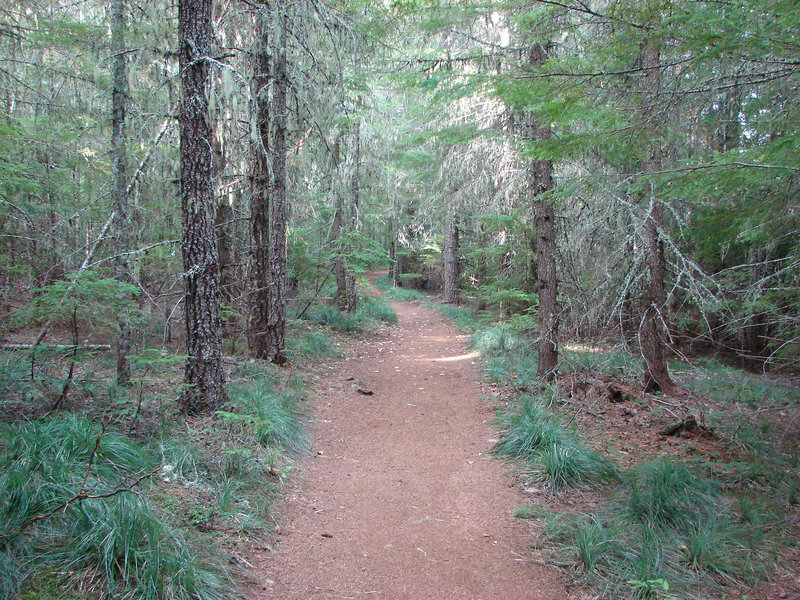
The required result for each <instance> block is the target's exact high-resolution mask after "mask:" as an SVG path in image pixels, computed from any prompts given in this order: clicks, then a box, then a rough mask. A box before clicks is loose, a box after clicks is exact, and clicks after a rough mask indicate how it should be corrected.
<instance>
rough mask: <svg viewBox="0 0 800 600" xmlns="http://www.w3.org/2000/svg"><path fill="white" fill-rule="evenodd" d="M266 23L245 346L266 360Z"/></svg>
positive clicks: (256, 91)
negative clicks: (247, 326) (247, 325)
mask: <svg viewBox="0 0 800 600" xmlns="http://www.w3.org/2000/svg"><path fill="white" fill-rule="evenodd" d="M268 32H269V23H268V21H267V18H266V17H265V16H263V15H260V16H259V22H258V31H257V36H258V38H259V39H258V41H257V42H256V44H257V46H256V50H255V53H254V56H253V78H252V94H253V98H254V107H253V110H254V111H255V127H256V131H255V135H254V136H253V140H254V141H253V146H252V150H251V152H252V155H253V156H252V159H251V172H250V323H249V328H248V335H247V343H248V347H249V349H250V355H251V356H253V357H254V358H263V359H265V360H270V358H271V352H270V341H269V339H268V338H267V331H268V328H269V306H270V301H269V283H270V269H269V226H270V223H269V219H270V192H271V190H270V175H269V163H268V157H269V151H270V146H271V143H270V136H269V121H270V112H269V108H270V104H269V85H270V80H271V73H270V70H271V63H270V57H269V33H268Z"/></svg>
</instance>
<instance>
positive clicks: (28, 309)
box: [15, 270, 138, 328]
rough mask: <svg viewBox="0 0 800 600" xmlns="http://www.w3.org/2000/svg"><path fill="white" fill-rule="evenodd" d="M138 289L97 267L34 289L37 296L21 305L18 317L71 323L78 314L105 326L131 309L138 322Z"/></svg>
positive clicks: (28, 320)
mask: <svg viewBox="0 0 800 600" xmlns="http://www.w3.org/2000/svg"><path fill="white" fill-rule="evenodd" d="M137 291H138V290H137V288H136V287H134V286H133V285H130V284H126V283H120V282H119V281H116V280H115V279H110V278H107V277H103V276H102V274H101V273H98V272H96V271H92V270H86V271H81V272H77V273H73V274H71V275H70V276H69V278H68V279H61V280H58V281H55V282H53V283H51V284H50V285H47V286H44V287H42V288H39V289H37V290H34V292H35V293H36V296H35V297H34V298H33V299H32V300H30V301H28V302H26V303H25V304H24V305H23V306H22V307H21V308H20V309H19V311H18V312H17V313H16V315H15V321H16V322H17V324H19V325H29V324H36V323H43V322H45V321H51V320H52V322H54V323H58V324H61V325H69V324H70V323H71V321H72V319H73V317H75V318H76V319H77V320H78V321H79V322H80V323H83V324H85V325H88V326H91V327H93V328H102V327H104V326H108V325H109V323H111V324H112V327H113V326H116V322H117V318H118V316H119V315H120V314H124V313H128V314H129V315H130V318H131V322H132V323H134V324H135V319H134V318H133V317H134V316H135V315H134V314H133V308H134V306H135V303H134V300H133V295H134V294H136V293H137Z"/></svg>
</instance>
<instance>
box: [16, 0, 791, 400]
mask: <svg viewBox="0 0 800 600" xmlns="http://www.w3.org/2000/svg"><path fill="white" fill-rule="evenodd" d="M798 23H800V8H798V6H797V5H796V3H794V2H791V1H788V0H783V1H781V0H747V1H745V0H730V1H727V2H702V1H701V2H671V1H663V0H658V1H656V0H648V1H646V2H636V3H633V2H625V1H617V0H599V1H596V2H589V3H586V2H571V1H569V0H568V1H565V2H551V1H544V0H542V1H535V0H531V1H524V2H511V3H505V4H503V5H497V6H493V5H491V4H489V5H487V4H481V3H477V4H473V3H469V2H452V3H439V2H437V3H421V2H416V1H403V2H394V3H391V4H386V3H384V4H380V3H378V4H370V3H361V2H350V3H348V2H344V3H324V2H317V1H314V0H311V1H308V2H304V1H299V2H287V1H284V0H274V1H272V2H244V1H239V0H218V1H215V2H213V3H212V2H211V1H210V0H208V1H205V0H204V1H199V0H198V1H189V0H181V1H180V2H178V3H177V4H176V3H164V2H161V1H160V0H144V1H143V2H138V3H135V4H133V3H128V2H126V1H125V0H116V1H115V2H114V3H112V5H111V6H110V7H109V6H108V5H107V3H103V2H95V1H94V0H88V1H86V2H78V3H61V2H55V1H52V0H35V1H34V0H22V1H12V2H10V3H8V4H7V5H5V6H4V8H2V9H0V53H1V56H2V63H0V99H2V103H3V112H2V120H1V121H0V264H2V272H1V273H2V280H0V311H1V312H2V314H3V320H2V323H3V324H4V325H3V327H4V328H5V331H4V332H3V333H4V334H7V333H8V332H9V331H10V328H11V327H19V326H32V325H36V326H37V327H40V329H37V334H39V335H38V338H39V339H38V340H37V342H36V343H37V344H39V343H42V341H43V340H44V339H45V338H46V337H47V335H48V333H49V331H50V330H51V329H52V328H54V327H62V328H63V327H68V328H70V330H72V329H75V330H76V331H77V330H78V329H79V326H78V322H80V321H81V320H83V321H84V322H85V321H92V325H91V327H88V328H87V327H81V328H80V329H81V331H80V332H79V333H78V334H77V335H78V337H81V336H91V337H93V338H95V337H100V338H103V337H104V336H105V337H108V338H109V339H112V338H113V339H115V340H116V344H117V346H118V348H119V356H120V358H119V364H118V379H119V381H120V383H122V384H125V383H126V382H127V381H128V380H129V379H130V372H129V366H127V365H126V364H125V363H126V359H125V357H126V356H128V355H132V354H135V353H136V352H137V351H142V350H144V349H145V348H147V347H148V346H149V345H153V344H157V343H158V342H159V341H160V342H163V343H170V342H171V341H172V337H173V335H175V332H176V331H185V333H186V339H187V346H186V348H187V350H186V354H187V355H188V359H187V361H188V362H187V367H186V387H185V389H184V391H183V392H182V394H181V405H182V406H183V407H184V409H185V410H186V411H188V412H196V411H199V412H202V411H204V410H208V409H209V408H214V407H216V406H219V404H220V403H222V402H224V399H225V385H224V372H223V369H222V366H221V363H222V349H223V347H226V348H227V349H228V351H231V350H236V349H237V348H240V347H244V346H246V347H247V348H249V352H250V353H251V354H252V356H255V357H260V358H265V359H267V360H271V361H274V362H278V363H281V362H283V361H285V360H286V358H285V354H284V352H283V350H284V348H283V346H284V329H285V327H286V320H287V315H288V317H289V318H291V316H292V315H295V314H298V313H299V312H300V311H302V310H303V307H304V306H307V304H308V302H310V301H311V300H312V299H313V298H314V297H316V296H317V295H318V294H320V291H321V290H323V288H324V286H325V285H326V284H327V283H328V282H329V281H330V282H334V281H335V283H336V291H335V295H336V298H337V303H338V306H339V308H340V309H341V310H345V311H352V310H354V309H355V304H356V300H355V298H356V296H355V292H354V289H355V287H354V281H355V277H356V276H357V275H358V274H359V273H361V272H363V270H364V269H365V268H366V267H368V266H370V265H373V264H376V263H380V262H381V261H383V263H384V264H389V265H390V268H391V271H392V277H393V279H394V281H396V282H397V283H398V284H399V285H404V286H414V287H419V288H427V289H431V290H437V291H438V290H440V289H441V290H442V291H443V292H444V294H445V298H446V300H447V301H448V302H461V301H471V302H474V303H476V304H477V305H479V306H480V307H484V308H494V309H497V310H499V311H501V312H502V313H503V314H504V315H505V316H506V317H507V318H508V319H509V320H512V321H513V322H514V323H517V324H518V325H519V326H520V327H521V328H523V329H527V330H528V331H530V335H531V336H532V338H533V339H536V340H539V342H540V363H539V370H540V373H539V375H540V376H542V377H551V376H552V375H553V374H554V373H555V371H556V369H557V357H558V348H559V343H560V342H559V340H565V339H612V340H621V341H623V342H624V343H625V344H627V345H628V346H629V347H630V348H631V349H633V350H634V351H635V352H637V353H639V354H640V355H641V357H642V359H643V361H644V363H643V364H644V365H645V380H644V381H643V382H642V384H643V385H644V387H645V389H648V390H657V389H661V390H664V391H669V390H670V389H671V387H672V385H673V383H672V381H671V379H670V375H669V371H668V364H667V362H668V359H669V357H670V356H671V355H672V353H674V352H686V351H688V350H692V351H710V350H713V351H715V352H721V353H724V354H725V355H728V356H730V357H738V358H739V359H741V360H744V361H746V362H747V363H748V364H750V365H752V366H757V367H758V368H762V369H778V370H792V369H795V368H796V367H797V361H798V358H799V357H800V321H799V320H798V306H800V302H798V300H800V299H799V298H798V291H799V289H798V276H799V275H800V248H799V246H798V242H799V241H800V235H798V231H799V230H800V228H799V227H798V214H800V213H798V202H797V198H798V173H799V172H800V159H799V158H798V157H799V156H800V154H799V153H798V148H797V146H798V141H799V138H798V123H800V114H798V110H800V109H798V107H799V106H800V101H799V100H800V98H798V91H797V90H798V71H799V70H800V59H799V58H798V57H799V56H800V52H798V42H797V40H798V39H799V38H798ZM179 25H180V26H179ZM89 282H91V285H90V283H89ZM322 293H325V292H324V290H323V291H322ZM77 298H82V300H80V301H79V302H77V304H76V302H75V300H74V299H77ZM70 307H73V308H70ZM101 313H102V314H105V315H107V317H108V318H104V319H99V320H98V319H96V317H97V315H99V314H101ZM180 315H183V316H184V319H183V322H184V323H185V329H184V328H183V327H181V326H179V323H181V318H180ZM73 324H74V327H73ZM132 324H133V325H134V326H133V327H132ZM179 337H180V339H182V338H183V334H181V335H180V336H179Z"/></svg>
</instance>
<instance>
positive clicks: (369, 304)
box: [305, 296, 397, 333]
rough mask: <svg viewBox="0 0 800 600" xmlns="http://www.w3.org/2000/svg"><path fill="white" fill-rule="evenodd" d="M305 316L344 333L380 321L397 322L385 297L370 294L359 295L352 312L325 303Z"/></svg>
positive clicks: (358, 329)
mask: <svg viewBox="0 0 800 600" xmlns="http://www.w3.org/2000/svg"><path fill="white" fill-rule="evenodd" d="M305 318H307V319H309V320H310V321H313V322H315V323H317V324H319V325H325V326H327V327H330V328H331V329H333V330H334V331H342V332H345V333H360V332H362V331H364V330H365V329H369V328H370V327H376V326H378V325H379V324H380V323H396V322H397V315H396V314H395V312H394V311H393V310H392V307H391V306H389V304H388V303H387V302H386V299H385V298H382V297H377V298H376V297H372V296H362V297H359V299H358V302H357V303H356V310H355V311H354V312H352V313H348V312H343V311H340V310H339V308H338V307H336V306H333V305H326V306H321V307H318V308H315V309H311V310H309V311H308V312H307V313H306V317H305Z"/></svg>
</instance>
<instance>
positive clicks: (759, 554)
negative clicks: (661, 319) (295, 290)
mask: <svg viewBox="0 0 800 600" xmlns="http://www.w3.org/2000/svg"><path fill="white" fill-rule="evenodd" d="M439 309H440V310H441V311H442V312H443V313H444V314H445V316H448V317H451V318H452V319H453V320H454V322H455V323H456V324H457V325H458V326H459V327H461V328H462V329H464V330H466V331H470V332H472V343H473V346H474V347H475V348H476V349H477V350H479V351H480V352H481V353H482V355H483V357H484V367H485V370H486V373H487V376H488V378H489V379H490V380H492V381H494V382H495V383H497V384H501V385H502V386H504V387H505V388H506V389H510V390H514V392H513V396H514V397H513V400H512V401H510V402H506V403H503V404H501V405H500V408H499V410H498V416H497V419H496V425H497V426H498V428H499V430H500V433H501V435H500V441H499V442H498V443H497V445H496V446H495V449H494V451H495V453H496V454H497V455H499V456H503V457H508V458H511V459H513V461H514V464H515V465H517V466H518V468H519V469H520V470H521V471H522V474H523V482H524V485H525V486H526V488H528V492H536V491H539V492H542V491H544V492H547V493H549V494H559V495H562V496H563V495H564V494H568V493H570V492H572V490H583V491H584V492H585V491H588V490H591V493H590V494H589V495H588V496H586V495H585V494H582V496H581V497H582V498H583V501H582V504H584V505H586V504H587V503H588V506H589V508H588V509H587V508H584V509H582V510H580V511H578V512H571V511H564V510H561V511H551V510H550V509H548V508H546V506H547V505H548V504H551V502H550V500H548V499H547V498H548V496H545V497H544V502H543V503H536V504H530V505H527V506H522V507H520V508H519V509H518V510H517V511H516V512H515V514H516V516H518V517H519V518H526V519H539V520H541V522H542V524H543V526H542V536H543V538H544V546H543V548H542V550H543V552H544V553H545V555H546V557H547V560H548V561H549V562H550V563H551V564H554V565H559V566H561V567H562V568H564V569H565V570H566V572H568V573H569V574H570V576H571V577H575V578H577V579H579V580H581V581H584V582H586V583H588V584H590V585H591V586H593V587H595V588H596V589H597V590H598V591H599V592H600V594H601V595H603V596H605V597H611V598H697V597H703V598H706V597H712V596H713V597H725V596H727V594H728V590H730V589H731V588H734V589H735V588H737V586H747V585H753V584H755V583H756V582H758V581H762V580H768V579H769V578H770V576H772V575H774V574H775V573H776V572H777V571H778V570H779V569H780V568H781V566H780V565H781V563H782V555H783V554H784V553H785V552H786V551H787V549H790V548H791V547H793V546H795V545H796V539H795V536H796V533H797V532H796V524H794V525H793V524H792V521H791V517H790V515H789V513H788V512H787V511H790V510H792V508H791V507H792V506H793V505H796V504H797V501H798V500H797V496H798V493H797V483H796V482H797V481H798V475H800V472H799V471H798V457H797V452H796V447H794V446H792V445H791V443H787V439H786V438H787V436H786V434H785V433H783V434H781V435H776V433H777V429H776V423H775V419H774V414H778V415H780V414H783V415H785V414H787V413H785V412H780V411H781V410H789V409H794V410H795V411H796V409H797V403H798V400H797V393H796V386H792V385H791V384H790V383H788V382H787V383H782V382H775V381H773V380H770V379H768V378H766V377H763V376H757V375H753V374H750V373H746V372H743V371H740V370H738V369H733V368H730V367H724V366H722V365H720V364H719V363H716V362H714V361H707V362H705V363H704V364H695V365H689V364H686V363H675V364H673V365H672V371H673V373H674V374H675V375H676V377H677V378H678V379H679V381H680V383H681V384H683V385H686V386H687V387H689V388H690V389H691V390H693V391H694V393H696V394H698V396H697V400H698V401H700V404H698V405H697V406H696V407H694V409H696V410H701V409H702V410H703V411H704V412H703V417H704V422H705V423H706V424H707V425H708V429H707V431H713V432H714V435H715V440H716V443H717V445H718V446H719V448H720V451H719V452H715V453H711V454H709V455H706V454H704V453H700V454H696V455H690V456H689V457H688V458H680V457H677V456H674V455H671V454H670V453H669V451H665V452H664V453H662V454H661V455H658V454H656V455H653V453H652V450H651V449H650V448H648V451H647V452H643V453H642V454H643V458H641V459H639V460H633V461H632V463H631V464H632V466H630V467H629V468H628V469H627V470H625V469H621V468H619V467H617V466H615V465H614V463H613V461H612V460H611V459H610V458H609V456H608V455H607V453H606V452H605V446H606V444H605V440H603V443H600V441H601V440H591V439H585V438H584V437H583V436H584V435H585V432H584V431H579V429H578V428H577V426H576V424H573V420H574V418H575V415H576V414H577V413H576V412H575V411H574V410H573V409H570V413H567V414H568V415H570V418H569V423H570V424H568V425H565V422H566V421H565V420H564V419H562V417H561V416H560V413H561V410H560V407H561V406H565V407H566V406H572V404H570V403H571V402H573V403H574V402H575V400H574V399H573V396H572V395H571V394H572V391H570V390H566V389H564V386H560V385H558V383H556V384H554V385H552V386H548V387H543V386H541V384H540V383H539V382H538V381H537V379H536V377H535V374H536V346H535V340H534V339H533V338H534V336H533V335H531V333H530V331H529V327H526V326H525V324H524V323H522V324H521V323H520V322H517V323H515V322H513V321H512V322H500V323H498V322H490V321H489V320H488V319H486V318H485V317H479V316H476V315H475V314H474V313H471V312H470V311H469V310H468V309H466V308H463V307H452V306H445V307H439ZM487 321H488V322H487ZM520 324H521V325H522V326H520ZM560 371H561V372H562V373H572V374H573V375H571V377H575V376H577V378H578V379H576V380H575V381H580V378H581V377H582V376H583V374H584V373H585V374H587V375H591V374H592V373H599V374H602V375H603V376H605V377H613V378H615V379H617V380H619V381H621V382H628V383H627V385H628V386H629V387H633V386H635V385H636V381H637V380H638V379H639V378H640V376H641V367H640V364H639V361H638V360H637V358H636V357H634V356H632V355H631V354H630V353H629V352H627V351H626V350H625V349H624V348H620V347H608V346H604V347H594V346H578V345H575V346H568V347H567V348H566V349H563V350H562V352H561V361H560ZM571 381H572V380H571ZM604 381H605V380H604ZM563 394H567V396H566V397H565V396H563ZM578 401H579V400H578ZM595 401H603V399H602V398H600V399H597V398H595ZM605 401H606V402H608V400H607V399H606V400H605ZM667 401H668V399H665V400H661V399H659V401H658V402H656V404H655V405H653V406H652V407H651V406H649V405H648V401H647V399H646V397H644V396H642V398H641V399H640V400H637V401H636V402H638V404H637V405H635V406H632V407H631V409H630V410H631V411H636V412H644V413H645V414H646V413H648V412H651V411H652V412H653V413H654V414H660V413H659V412H658V411H660V409H662V408H663V407H664V406H667V404H666V402H667ZM577 410H578V411H579V412H580V411H581V410H585V409H582V408H581V407H578V408H577ZM615 410H616V409H615ZM625 410H628V409H625ZM773 411H775V412H773ZM770 413H772V414H773V418H772V419H771V420H769V419H765V418H764V416H765V415H769V414H770ZM610 414H619V411H618V410H617V412H614V411H611V413H610ZM653 421H655V419H654V420H653ZM648 422H649V421H648ZM626 427H627V426H626ZM624 433H625V432H624V431H622V432H621V434H620V435H622V434H624ZM628 443H633V442H628ZM594 447H596V449H593V448H594ZM669 447H671V446H670V445H669V444H667V445H665V448H669ZM637 451H638V450H637V448H635V447H633V448H628V450H627V453H628V454H633V455H634V456H635V455H636V453H637ZM645 456H646V457H645ZM530 486H534V487H533V488H531V487H530ZM550 498H551V499H553V500H555V496H550ZM552 504H553V505H558V506H563V503H561V502H553V503H552Z"/></svg>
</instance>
